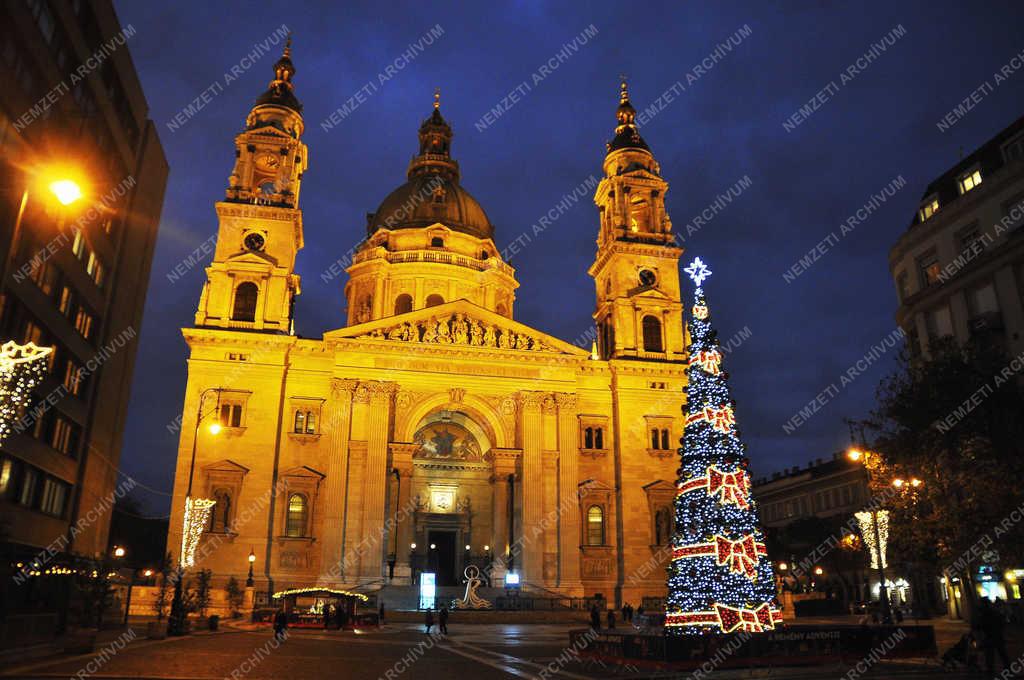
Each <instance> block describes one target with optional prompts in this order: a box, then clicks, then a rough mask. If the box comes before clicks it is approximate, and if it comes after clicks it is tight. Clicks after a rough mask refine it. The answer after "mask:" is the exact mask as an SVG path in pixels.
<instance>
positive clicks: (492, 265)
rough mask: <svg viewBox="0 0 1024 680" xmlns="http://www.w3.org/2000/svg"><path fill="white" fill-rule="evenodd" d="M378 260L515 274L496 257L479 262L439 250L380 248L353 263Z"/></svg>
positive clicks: (359, 256)
mask: <svg viewBox="0 0 1024 680" xmlns="http://www.w3.org/2000/svg"><path fill="white" fill-rule="evenodd" d="M379 259H384V260H387V261H388V263H390V264H400V263H404V262H437V263H440V264H450V265H454V266H456V267H465V268H466V269H472V270H474V271H478V272H482V271H488V270H495V271H498V272H501V273H502V274H505V275H506V276H510V277H511V276H513V275H514V272H515V270H514V269H512V267H510V266H509V265H507V264H505V263H504V262H502V261H501V260H499V259H498V258H496V257H490V258H487V259H486V260H481V259H479V258H475V257H470V256H468V255H460V254H458V253H451V252H447V251H441V250H400V251H389V250H385V249H384V248H383V247H380V246H378V247H376V248H370V249H367V250H364V251H362V252H361V253H358V254H357V255H356V256H355V259H354V260H353V263H354V264H359V263H361V262H369V261H370V260H379Z"/></svg>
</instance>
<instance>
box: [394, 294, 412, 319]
mask: <svg viewBox="0 0 1024 680" xmlns="http://www.w3.org/2000/svg"><path fill="white" fill-rule="evenodd" d="M411 311H412V296H411V295H409V294H408V293H402V294H401V295H399V296H398V297H396V298H395V314H406V313H407V312H411Z"/></svg>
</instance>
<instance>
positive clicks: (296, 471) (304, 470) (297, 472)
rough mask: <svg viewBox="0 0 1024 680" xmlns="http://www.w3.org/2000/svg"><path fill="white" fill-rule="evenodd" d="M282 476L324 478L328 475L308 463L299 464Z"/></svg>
mask: <svg viewBox="0 0 1024 680" xmlns="http://www.w3.org/2000/svg"><path fill="white" fill-rule="evenodd" d="M281 476H282V477H293V478H294V477H305V478H307V479H324V478H325V477H326V476H327V475H325V474H324V473H322V472H319V471H318V470H314V469H313V468H311V467H309V466H307V465H299V466H298V467H293V468H291V469H288V470H285V471H284V472H282V473H281Z"/></svg>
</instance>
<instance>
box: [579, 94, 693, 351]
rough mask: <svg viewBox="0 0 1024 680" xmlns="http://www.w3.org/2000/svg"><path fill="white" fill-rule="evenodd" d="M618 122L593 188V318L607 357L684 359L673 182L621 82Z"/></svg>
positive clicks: (617, 113) (601, 347)
mask: <svg viewBox="0 0 1024 680" xmlns="http://www.w3.org/2000/svg"><path fill="white" fill-rule="evenodd" d="M616 118H617V120H618V125H617V127H616V128H615V137H614V138H613V139H612V141H610V142H608V145H607V146H608V153H607V155H606V156H605V159H604V168H603V169H604V178H603V179H602V180H601V183H600V184H599V185H598V187H597V191H596V193H595V194H594V202H595V203H596V204H597V209H598V213H599V216H600V232H599V234H598V239H597V257H596V258H595V260H594V264H592V265H591V266H590V269H589V270H588V273H589V274H590V275H591V276H592V277H594V283H595V285H596V292H597V306H596V309H595V311H594V321H595V322H596V324H597V332H598V342H597V345H598V354H599V356H600V357H601V358H602V359H622V358H633V359H645V360H654V361H657V360H664V361H679V360H681V359H682V358H683V354H684V352H685V342H684V336H683V304H682V301H681V298H680V290H679V258H680V257H681V256H682V254H683V249H682V248H677V247H676V245H675V238H674V237H673V235H672V222H671V220H669V217H668V214H667V213H666V212H665V192H666V191H668V182H666V181H665V180H664V179H662V177H661V167H660V166H659V165H658V162H657V161H656V160H655V159H654V155H653V154H652V153H651V150H650V148H649V147H648V146H647V143H646V142H645V141H644V140H643V138H642V137H641V136H640V131H639V130H638V129H637V126H636V109H634V108H633V105H632V104H630V102H629V92H628V90H627V88H626V83H625V82H623V83H622V90H621V93H620V98H619V108H618V110H617V111H616Z"/></svg>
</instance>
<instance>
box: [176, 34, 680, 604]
mask: <svg viewBox="0 0 1024 680" xmlns="http://www.w3.org/2000/svg"><path fill="white" fill-rule="evenodd" d="M294 75H295V67H294V65H293V63H292V61H291V58H290V50H289V49H286V50H285V53H284V55H283V56H282V57H281V59H280V60H278V62H277V63H276V64H275V65H274V79H273V81H272V82H271V83H270V86H269V88H268V90H267V91H266V92H265V93H264V94H263V95H261V96H260V97H259V98H258V99H257V100H256V103H255V105H254V106H253V108H252V110H251V111H250V112H249V115H248V117H247V118H246V121H245V127H244V129H243V131H242V132H240V133H239V134H238V135H237V136H236V138H235V146H234V157H235V164H234V168H233V170H232V171H231V175H230V178H229V183H228V187H227V190H226V195H225V198H224V200H222V201H220V202H218V203H217V204H216V211H217V217H218V220H219V232H218V236H217V246H216V251H215V254H214V257H213V261H212V263H211V264H210V265H209V266H208V267H207V269H206V282H205V284H204V286H203V289H202V292H201V294H200V295H199V304H198V309H197V310H196V315H195V324H194V325H193V326H191V327H189V328H185V329H184V330H183V333H184V337H185V340H186V341H187V343H188V346H189V349H190V357H189V361H188V385H187V390H186V396H185V403H184V406H183V411H182V413H183V422H182V429H181V439H180V444H179V449H178V460H177V467H176V480H175V486H174V499H173V510H172V516H171V524H170V526H171V530H170V535H169V537H168V547H169V549H171V551H172V553H174V554H175V556H176V558H177V556H178V552H177V551H178V550H179V546H183V549H182V551H181V557H182V559H183V560H184V561H185V563H186V565H192V566H194V568H208V569H211V570H212V571H213V573H214V578H215V580H216V581H217V582H223V580H224V579H226V578H228V577H229V576H235V577H236V578H238V579H240V580H241V579H244V578H245V577H246V575H247V571H248V567H249V564H250V553H251V554H252V563H253V564H254V567H255V582H256V589H257V591H258V592H273V591H277V590H282V589H286V588H302V587H307V586H315V585H323V586H329V587H334V588H345V589H360V590H361V591H362V592H368V591H372V590H375V589H377V588H380V587H384V586H391V587H397V586H403V585H410V584H415V583H416V582H417V578H418V575H419V574H420V573H423V572H433V573H435V574H436V576H437V581H438V583H439V584H441V585H444V584H450V585H455V584H457V583H459V580H460V576H461V574H462V572H463V569H464V567H466V566H468V565H469V564H477V565H478V566H481V567H484V566H489V568H490V569H491V571H490V578H491V581H492V583H499V582H500V580H501V579H502V578H503V577H504V576H505V574H506V573H515V574H517V575H518V576H519V578H520V581H521V583H522V587H523V589H524V591H526V592H531V591H532V592H534V593H538V594H541V595H544V594H558V595H568V596H582V595H594V594H596V593H601V594H603V595H604V596H605V597H607V598H610V599H612V600H613V601H615V600H617V601H620V602H621V601H631V602H633V603H634V605H635V604H638V603H640V601H641V598H642V597H644V596H651V597H662V596H663V595H664V593H665V569H664V567H665V564H666V562H667V552H666V550H665V546H666V545H667V544H668V543H669V541H670V535H671V529H672V527H671V523H672V519H671V518H672V511H671V506H672V501H673V497H674V495H675V488H674V480H675V478H676V468H677V467H678V465H679V461H678V458H677V454H676V448H677V441H678V437H679V435H680V434H681V433H682V430H683V411H682V410H681V409H682V406H683V404H684V401H685V395H684V392H683V388H684V386H685V374H684V369H685V338H684V317H683V303H682V301H681V298H680V288H679V275H678V262H679V257H680V256H681V254H682V249H681V248H678V247H676V245H675V241H674V239H673V236H672V232H671V222H670V220H669V217H668V215H667V214H666V212H665V192H666V191H667V190H668V183H667V182H666V181H665V179H663V178H662V175H661V169H660V166H659V165H658V162H657V160H655V157H654V155H653V154H652V152H651V150H650V149H649V148H648V145H647V143H646V142H645V141H644V139H643V138H642V137H641V136H640V134H639V132H638V130H637V127H636V124H635V115H636V112H635V110H634V108H633V107H632V105H631V104H630V102H629V96H628V92H627V90H626V87H625V85H623V87H622V92H621V97H620V103H619V106H618V109H617V111H616V112H615V115H616V118H617V126H616V127H615V129H614V136H613V138H612V140H611V141H610V142H609V143H608V145H607V148H608V151H607V155H606V156H605V158H604V163H603V177H602V180H601V182H600V184H599V186H598V187H597V190H596V192H595V195H594V202H595V204H596V207H597V210H596V213H595V217H596V219H595V220H594V232H593V233H594V234H595V235H596V237H597V242H596V252H595V257H594V263H593V265H591V267H590V269H589V270H588V273H589V274H590V276H592V277H593V279H594V290H595V296H596V305H595V311H594V315H593V318H594V324H595V334H594V336H593V337H594V338H595V342H594V343H593V346H592V347H586V348H580V347H578V346H576V345H573V344H570V343H568V342H565V341H564V340H561V339H558V338H555V337H552V336H551V335H548V334H547V333H545V332H543V331H540V330H537V329H535V328H531V327H530V326H527V325H525V324H523V323H521V322H519V321H517V320H516V319H515V303H516V288H517V287H518V282H517V281H516V272H515V270H514V269H513V268H512V267H511V266H510V265H509V264H508V263H506V262H504V261H503V260H502V257H501V254H500V250H499V249H498V247H496V240H495V239H496V238H497V240H498V242H500V234H499V235H495V233H494V227H493V225H492V224H491V222H490V221H489V220H488V218H487V213H486V212H485V211H484V209H483V207H482V206H481V205H480V203H478V202H477V200H476V199H475V198H474V197H473V196H472V195H470V193H469V192H468V191H467V190H466V189H465V188H464V187H463V185H462V170H461V168H460V166H459V163H458V162H457V161H456V160H455V158H454V156H453V155H452V136H453V135H452V128H451V126H450V125H449V123H448V122H447V120H446V119H445V118H444V116H443V115H442V113H441V109H440V102H439V101H438V99H437V98H436V97H435V101H434V105H433V110H432V111H429V115H428V116H427V118H426V119H425V120H423V121H422V123H421V124H420V126H419V135H418V136H419V140H418V141H419V148H418V153H417V154H416V155H415V156H414V157H413V159H412V161H411V162H410V163H409V166H408V169H407V171H406V181H405V183H403V184H401V185H400V186H398V188H396V189H395V190H394V191H392V192H391V193H390V194H389V195H388V196H387V197H385V198H384V200H383V201H382V202H381V203H380V206H379V207H378V208H377V210H376V211H375V212H374V213H372V214H370V215H368V216H367V222H366V238H365V240H363V241H362V242H361V243H360V245H359V246H358V248H357V250H356V252H355V254H354V256H353V257H352V260H351V265H350V266H348V268H347V274H348V280H347V283H346V284H345V287H344V295H345V297H346V299H347V310H348V318H347V319H346V320H344V321H343V322H342V321H340V320H339V324H341V323H343V324H344V325H342V326H341V327H340V328H338V329H336V330H331V331H328V332H326V333H324V334H323V336H322V337H321V338H317V339H307V338H300V337H298V336H296V335H295V334H294V331H293V317H292V313H293V307H294V305H293V303H294V300H295V296H297V295H298V294H299V292H300V286H299V275H298V274H297V273H296V269H295V266H296V259H297V257H298V256H299V252H300V251H301V250H302V249H303V247H304V246H305V245H306V241H305V236H306V233H305V230H304V226H303V221H302V210H301V208H300V202H299V201H300V189H301V186H302V179H303V175H304V173H305V172H306V170H307V165H308V161H309V159H308V150H307V147H306V145H305V144H304V143H303V141H302V136H303V129H304V122H303V117H302V105H301V103H300V102H299V100H298V98H297V96H296V92H295V89H294V83H293V78H294ZM425 108H427V107H426V106H425ZM609 118H610V116H609ZM412 122H413V121H410V124H411V123H412ZM411 133H412V130H410V135H409V138H410V142H412V137H413V135H412V134H411ZM227 152H228V149H227V148H225V156H227ZM397 162H398V161H397V159H396V166H397ZM397 169H398V168H397V167H396V171H397ZM396 174H397V172H396ZM580 236H581V237H583V236H585V235H584V234H581V235H580ZM325 238H328V236H327V234H326V232H325V230H323V229H314V230H312V232H311V239H314V240H315V239H325ZM352 240H355V235H353V238H352ZM319 245H320V246H321V247H325V246H327V245H331V244H327V243H323V242H321V243H320V244H319ZM527 256H528V255H527ZM340 292H341V291H340V290H339V293H340ZM579 302H580V304H584V303H586V301H582V300H581V301H579ZM211 502H212V504H211ZM186 507H188V508H189V510H188V517H187V518H186V517H185V516H184V514H185V512H186V511H185V509H186ZM183 527H187V528H188V530H183ZM183 533H185V534H186V536H185V540H184V541H183V540H182V534H183Z"/></svg>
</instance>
